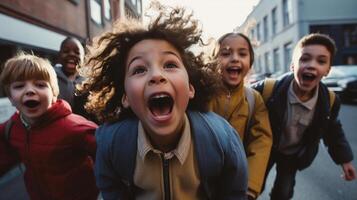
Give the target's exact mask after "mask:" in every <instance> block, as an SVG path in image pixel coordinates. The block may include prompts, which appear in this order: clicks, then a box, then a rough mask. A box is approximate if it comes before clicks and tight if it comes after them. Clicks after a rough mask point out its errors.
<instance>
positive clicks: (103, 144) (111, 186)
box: [94, 127, 126, 200]
mask: <svg viewBox="0 0 357 200" xmlns="http://www.w3.org/2000/svg"><path fill="white" fill-rule="evenodd" d="M112 135H113V134H112V133H111V132H109V131H105V128H102V127H100V128H98V129H97V131H96V141H97V154H96V162H95V169H94V173H95V178H96V184H97V187H98V189H99V190H100V192H101V194H102V197H103V199H104V200H118V199H126V198H125V197H124V192H123V191H125V183H123V182H121V181H120V178H119V177H118V176H117V174H116V172H115V170H114V167H113V160H112V155H113V154H112V149H113V148H112V143H113V142H112V140H113V137H112Z"/></svg>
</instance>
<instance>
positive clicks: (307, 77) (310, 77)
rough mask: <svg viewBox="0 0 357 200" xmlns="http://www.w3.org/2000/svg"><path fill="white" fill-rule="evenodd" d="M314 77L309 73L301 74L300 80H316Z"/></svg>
mask: <svg viewBox="0 0 357 200" xmlns="http://www.w3.org/2000/svg"><path fill="white" fill-rule="evenodd" d="M316 77H317V76H316V75H315V74H311V73H303V74H302V80H304V81H313V80H315V79H316Z"/></svg>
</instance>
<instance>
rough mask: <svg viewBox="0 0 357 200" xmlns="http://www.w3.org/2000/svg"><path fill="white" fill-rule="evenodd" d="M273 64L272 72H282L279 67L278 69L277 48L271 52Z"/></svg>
mask: <svg viewBox="0 0 357 200" xmlns="http://www.w3.org/2000/svg"><path fill="white" fill-rule="evenodd" d="M273 54H274V55H273V57H274V58H273V59H274V60H273V62H274V66H273V68H274V72H278V71H282V69H281V67H280V60H279V59H280V58H279V48H275V49H274V50H273Z"/></svg>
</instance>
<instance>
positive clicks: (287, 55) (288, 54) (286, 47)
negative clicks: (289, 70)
mask: <svg viewBox="0 0 357 200" xmlns="http://www.w3.org/2000/svg"><path fill="white" fill-rule="evenodd" d="M291 53H292V43H291V42H289V43H286V44H285V45H284V65H285V67H288V66H290V63H291V55H292V54H291Z"/></svg>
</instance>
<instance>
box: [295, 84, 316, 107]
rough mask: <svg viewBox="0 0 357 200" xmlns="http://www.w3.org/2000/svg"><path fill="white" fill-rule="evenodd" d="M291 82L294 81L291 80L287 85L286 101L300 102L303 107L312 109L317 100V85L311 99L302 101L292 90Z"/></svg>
mask: <svg viewBox="0 0 357 200" xmlns="http://www.w3.org/2000/svg"><path fill="white" fill-rule="evenodd" d="M293 83H294V81H291V83H290V85H289V90H288V101H289V103H290V104H300V105H302V106H304V107H305V108H307V109H309V110H312V109H313V108H314V106H315V105H316V102H317V97H318V93H319V86H317V87H316V89H315V93H314V95H313V96H312V98H311V99H309V100H308V101H306V102H302V101H300V99H299V98H298V97H297V96H296V94H295V92H294V90H293Z"/></svg>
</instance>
